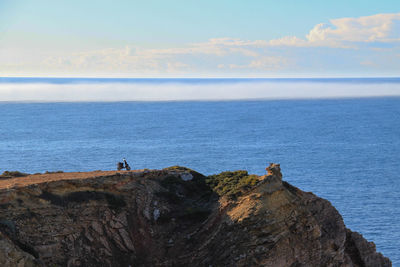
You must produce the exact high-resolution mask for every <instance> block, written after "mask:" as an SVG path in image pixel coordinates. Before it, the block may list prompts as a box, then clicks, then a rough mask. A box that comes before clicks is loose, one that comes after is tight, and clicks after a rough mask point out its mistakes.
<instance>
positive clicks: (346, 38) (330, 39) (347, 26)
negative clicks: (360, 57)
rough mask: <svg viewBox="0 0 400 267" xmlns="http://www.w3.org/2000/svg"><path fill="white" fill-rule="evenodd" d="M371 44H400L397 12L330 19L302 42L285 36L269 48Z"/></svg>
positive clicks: (272, 43)
mask: <svg viewBox="0 0 400 267" xmlns="http://www.w3.org/2000/svg"><path fill="white" fill-rule="evenodd" d="M371 42H382V43H389V42H400V13H397V14H377V15H373V16H365V17H359V18H339V19H332V20H330V23H319V24H317V25H315V26H314V28H312V29H311V30H310V32H309V33H308V34H307V35H306V37H305V39H301V38H298V37H296V36H285V37H283V38H279V39H274V40H270V41H269V45H271V46H295V47H306V46H310V47H313V46H322V47H339V48H356V47H357V46H359V45H360V44H359V43H371Z"/></svg>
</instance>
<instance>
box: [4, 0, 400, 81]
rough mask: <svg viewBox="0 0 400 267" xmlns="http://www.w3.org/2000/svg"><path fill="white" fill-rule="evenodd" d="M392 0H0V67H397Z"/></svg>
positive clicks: (204, 71)
mask: <svg viewBox="0 0 400 267" xmlns="http://www.w3.org/2000/svg"><path fill="white" fill-rule="evenodd" d="M399 71H400V1H398V0H381V1H366V0H363V1H361V0H360V1H359V0H335V1H330V0H326V1H320V0H318V1H315V0H307V1H301V0H281V1H269V0H263V1H258V0H252V1H250V0H249V1H237V0H230V1H225V0H219V1H217V0H213V1H210V0H203V1H192V0H185V1H183V0H181V1H178V0H169V1H165V0H164V1H155V0H147V1H135V0H131V1H124V0H120V1H110V0H108V1H107V0H96V1H90V0H87V1H77V0H69V1H54V0H0V76H3V77H7V76H31V77H36V76H37V77H48V76H50V77H378V76H379V77H382V76H385V77H398V76H399Z"/></svg>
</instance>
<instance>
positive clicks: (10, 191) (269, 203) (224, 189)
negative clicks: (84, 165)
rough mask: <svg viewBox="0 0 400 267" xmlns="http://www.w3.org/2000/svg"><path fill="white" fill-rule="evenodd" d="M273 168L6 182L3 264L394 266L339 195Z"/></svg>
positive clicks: (0, 208)
mask: <svg viewBox="0 0 400 267" xmlns="http://www.w3.org/2000/svg"><path fill="white" fill-rule="evenodd" d="M268 173H269V174H268V175H265V176H256V175H248V174H247V172H245V171H237V172H225V173H221V174H219V175H214V176H210V177H205V176H203V175H201V174H199V173H197V172H195V171H193V170H190V169H187V168H183V167H171V168H167V169H163V170H140V171H139V170H136V171H121V172H92V173H65V174H62V173H55V174H48V175H31V176H28V177H21V178H14V179H9V180H5V181H1V182H0V188H3V189H0V265H1V266H274V267H275V266H292V267H294V266H360V267H361V266H391V262H390V260H389V259H388V258H385V257H384V256H382V254H380V253H378V252H376V250H375V245H374V244H373V243H372V242H368V241H366V240H365V239H364V238H363V237H362V236H361V235H360V234H358V233H356V232H352V231H350V230H349V229H347V228H346V227H345V225H344V223H343V220H342V218H341V216H340V214H339V213H338V212H337V211H336V209H335V208H334V207H333V206H332V205H331V204H330V203H329V201H327V200H324V199H321V198H319V197H317V196H315V195H314V194H312V193H307V192H303V191H301V190H299V189H298V188H296V187H294V186H292V185H290V184H288V183H287V182H284V181H282V176H281V173H280V168H279V165H271V166H270V167H269V171H268ZM5 187H7V188H5ZM212 189H213V190H212Z"/></svg>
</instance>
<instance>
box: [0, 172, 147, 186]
mask: <svg viewBox="0 0 400 267" xmlns="http://www.w3.org/2000/svg"><path fill="white" fill-rule="evenodd" d="M138 171H139V170H134V171H93V172H63V173H48V174H32V175H28V176H25V177H16V178H10V179H4V180H0V189H8V188H13V187H25V186H29V185H32V184H40V183H46V182H51V181H59V180H74V179H89V178H95V177H101V176H110V175H114V174H116V173H130V172H138Z"/></svg>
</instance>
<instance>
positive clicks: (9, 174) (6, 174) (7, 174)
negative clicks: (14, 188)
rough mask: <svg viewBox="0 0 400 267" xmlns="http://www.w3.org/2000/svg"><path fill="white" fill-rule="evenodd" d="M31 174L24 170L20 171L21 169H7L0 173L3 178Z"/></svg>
mask: <svg viewBox="0 0 400 267" xmlns="http://www.w3.org/2000/svg"><path fill="white" fill-rule="evenodd" d="M28 175H29V174H27V173H23V172H19V171H5V172H3V174H2V175H0V177H2V178H14V177H25V176H28Z"/></svg>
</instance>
